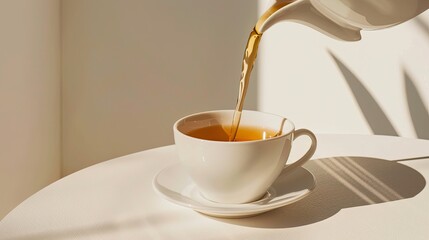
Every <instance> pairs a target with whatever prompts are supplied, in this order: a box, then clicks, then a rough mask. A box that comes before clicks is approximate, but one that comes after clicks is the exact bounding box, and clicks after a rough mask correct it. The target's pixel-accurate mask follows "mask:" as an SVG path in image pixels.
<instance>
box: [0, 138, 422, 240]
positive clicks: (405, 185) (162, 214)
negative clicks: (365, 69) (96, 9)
mask: <svg viewBox="0 0 429 240" xmlns="http://www.w3.org/2000/svg"><path fill="white" fill-rule="evenodd" d="M318 140H319V146H318V150H317V152H316V154H315V156H314V158H313V160H312V161H310V162H309V163H307V164H306V165H305V168H307V169H308V170H309V171H310V172H312V173H313V175H314V176H315V178H316V180H317V186H316V189H315V190H314V192H313V193H312V194H310V195H309V196H308V197H306V198H304V199H303V200H301V201H299V202H296V203H293V204H291V205H288V206H285V207H282V208H280V209H277V210H274V211H271V212H268V213H265V214H262V215H258V216H255V217H251V218H245V219H217V218H213V217H207V216H205V215H202V214H199V213H197V212H194V211H192V210H190V209H187V208H184V207H180V206H177V205H175V204H173V203H170V202H168V201H166V200H164V199H161V198H160V197H159V196H158V195H156V194H155V192H154V190H153V189H152V179H153V177H154V176H155V174H156V173H157V172H158V171H160V170H161V169H163V168H164V167H166V166H169V165H171V164H174V163H177V161H178V160H177V158H176V155H175V148H174V146H166V147H161V148H156V149H151V150H147V151H143V152H139V153H135V154H131V155H128V156H124V157H120V158H116V159H113V160H110V161H107V162H103V163H100V164H97V165H94V166H92V167H89V168H86V169H83V170H81V171H79V172H76V173H74V174H72V175H70V176H67V177H65V178H63V179H61V180H59V181H57V182H55V183H53V184H51V185H49V186H48V187H46V188H44V189H43V190H41V191H39V192H38V193H36V194H34V195H33V196H31V197H30V198H28V199H27V200H26V201H24V202H23V203H22V204H20V205H19V206H18V207H17V208H15V209H14V210H13V211H12V212H10V213H9V214H8V215H7V216H6V217H5V218H4V219H3V220H2V221H1V222H0V239H2V240H3V239H15V240H18V239H19V240H21V239H32V240H35V239H44V240H47V239H429V188H428V186H427V185H428V184H427V180H425V179H429V141H426V140H416V139H406V138H399V137H387V136H362V135H318ZM297 145H298V144H297ZM301 145H302V146H303V145H304V144H301ZM298 148H299V147H297V148H296V149H297V151H299V150H300V149H298Z"/></svg>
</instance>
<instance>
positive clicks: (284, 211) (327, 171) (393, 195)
mask: <svg viewBox="0 0 429 240" xmlns="http://www.w3.org/2000/svg"><path fill="white" fill-rule="evenodd" d="M428 157H429V156H425V157H421V158H415V159H400V160H397V161H389V160H384V159H376V158H368V157H349V156H341V157H332V158H323V159H316V160H312V161H310V162H308V163H306V164H305V168H306V169H308V170H309V171H310V172H311V173H312V174H313V175H314V177H315V179H316V181H317V187H316V188H315V190H314V191H313V192H312V193H311V194H310V195H309V196H308V197H306V198H304V199H303V200H301V201H298V202H296V203H293V204H291V205H288V206H285V207H282V208H279V209H277V210H274V211H271V212H268V213H265V214H262V215H258V216H255V217H250V218H243V219H218V218H213V219H217V220H218V221H222V222H227V223H231V224H236V225H242V226H248V227H258V228H290V227H297V226H302V225H308V224H312V223H316V222H319V221H323V220H325V219H327V218H329V217H331V216H333V215H335V214H336V213H338V212H339V211H340V210H341V209H344V208H351V207H360V206H366V205H371V204H381V203H385V202H391V201H398V200H402V199H407V198H412V197H414V196H416V195H417V194H418V193H419V192H421V191H422V190H423V189H424V188H425V186H426V181H425V179H424V177H423V176H422V175H421V174H420V173H419V172H418V171H416V170H414V169H413V168H410V167H408V166H406V165H403V164H401V163H400V162H401V161H405V160H414V161H419V160H420V159H427V158H428Z"/></svg>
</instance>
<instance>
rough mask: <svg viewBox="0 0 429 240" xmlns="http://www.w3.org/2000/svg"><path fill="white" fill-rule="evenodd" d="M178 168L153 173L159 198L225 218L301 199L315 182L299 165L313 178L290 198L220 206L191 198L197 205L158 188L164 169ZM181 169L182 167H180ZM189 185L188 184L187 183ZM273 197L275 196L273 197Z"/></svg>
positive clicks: (170, 166) (254, 212) (252, 212)
mask: <svg viewBox="0 0 429 240" xmlns="http://www.w3.org/2000/svg"><path fill="white" fill-rule="evenodd" d="M174 168H176V169H180V168H181V167H180V164H178V163H176V164H171V165H168V166H166V167H164V168H162V169H161V170H160V171H158V173H156V174H155V176H154V177H153V179H152V187H153V189H154V191H155V192H156V193H157V195H159V196H160V197H161V198H163V199H165V200H167V201H169V202H172V203H174V204H177V205H179V206H182V207H186V208H190V209H192V210H194V211H197V212H199V213H202V214H205V215H209V216H213V217H226V218H236V217H246V216H247V217H248V216H254V215H258V214H261V213H264V212H267V211H270V210H274V209H277V208H280V207H284V206H286V205H289V204H292V203H295V202H297V201H300V200H302V199H303V198H305V197H307V196H308V195H310V194H311V193H312V192H313V191H314V189H315V188H316V185H317V182H316V179H315V177H314V175H313V173H311V172H310V171H309V170H307V169H306V168H304V167H302V166H300V167H298V168H301V169H303V170H304V171H306V172H307V173H309V174H310V176H311V178H312V180H313V184H312V186H311V187H310V188H305V189H302V190H301V191H296V192H291V194H293V193H296V194H297V195H296V196H293V197H292V198H285V199H283V200H281V201H278V202H275V203H272V204H270V203H268V204H253V203H252V202H251V203H243V204H225V203H219V205H222V206H209V205H205V204H204V202H201V201H198V200H195V199H191V200H193V201H195V202H196V203H198V205H195V204H192V203H189V202H186V201H180V200H177V199H175V198H173V197H170V196H168V195H167V194H165V193H163V192H162V190H160V189H159V187H158V185H159V186H161V184H160V183H159V182H158V181H157V180H158V177H159V176H160V175H161V174H162V173H163V172H165V171H167V170H168V169H174ZM182 171H183V169H182ZM189 184H192V185H194V186H193V187H195V184H193V183H189ZM188 186H189V185H188ZM175 193H177V194H179V195H181V196H184V195H182V194H181V193H180V192H175ZM184 197H186V198H189V197H188V196H184ZM274 198H275V197H274ZM213 204H215V205H216V204H217V203H215V202H213Z"/></svg>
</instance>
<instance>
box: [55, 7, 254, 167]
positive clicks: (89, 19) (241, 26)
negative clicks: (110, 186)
mask: <svg viewBox="0 0 429 240" xmlns="http://www.w3.org/2000/svg"><path fill="white" fill-rule="evenodd" d="M62 3H63V4H62V21H63V22H62V39H63V40H62V44H63V54H62V57H63V64H62V79H63V87H62V89H63V108H62V109H63V111H62V113H63V115H62V116H63V121H62V124H63V149H62V160H63V174H64V175H66V174H69V173H71V172H74V171H76V170H78V169H81V168H83V167H85V166H89V165H92V164H94V163H97V162H100V161H103V160H107V159H111V158H114V157H117V156H121V155H124V154H128V153H132V152H137V151H141V150H144V149H148V148H153V147H158V146H163V145H167V144H172V143H173V135H172V125H173V123H174V121H175V120H176V119H178V118H179V117H182V116H184V115H186V114H189V113H193V112H197V111H205V110H213V109H224V108H228V109H230V108H233V107H234V105H235V102H236V97H237V91H238V79H239V76H240V68H241V58H242V56H243V51H244V45H245V43H246V41H247V36H248V34H249V32H250V30H251V28H252V26H253V24H254V22H255V21H256V13H257V9H256V2H253V3H249V1H247V0H239V1H237V0H236V1H230V0H220V1H200V0H180V1H175V0H172V1H156V0H138V1H137V0H124V1H117V0H105V1H98V0H64V1H62ZM255 85H256V84H254V85H253V87H252V88H251V89H250V90H249V91H250V93H249V99H248V102H247V103H246V107H247V108H255V106H256V96H255V93H256V89H255Z"/></svg>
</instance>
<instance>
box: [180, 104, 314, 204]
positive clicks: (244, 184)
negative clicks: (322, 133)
mask: <svg viewBox="0 0 429 240" xmlns="http://www.w3.org/2000/svg"><path fill="white" fill-rule="evenodd" d="M233 114H234V111H233V110H219V111H209V112H202V113H197V114H192V115H189V116H186V117H184V118H182V119H180V120H178V121H177V122H176V123H175V124H174V127H173V130H174V140H175V144H176V148H177V151H178V155H179V159H180V162H181V163H182V165H183V166H184V168H185V170H186V172H187V173H188V175H189V176H190V178H191V179H192V181H193V182H194V183H195V185H196V187H197V189H198V191H199V192H200V193H201V194H202V196H204V197H205V198H206V199H208V200H210V201H213V202H218V203H234V204H241V203H249V202H253V201H256V200H258V199H260V198H262V197H263V196H264V195H265V194H266V192H267V190H268V189H269V187H270V186H271V185H272V184H273V183H274V181H275V180H276V179H277V178H278V176H279V175H280V174H281V173H282V171H290V170H293V169H294V168H296V167H299V166H301V165H303V164H304V163H305V162H307V161H308V160H310V158H311V156H312V155H313V154H314V152H315V150H316V145H317V139H316V136H315V135H314V134H313V133H312V132H311V131H309V130H307V129H298V130H295V127H294V124H293V123H292V121H290V120H289V119H286V118H283V117H281V116H278V115H274V114H269V113H263V112H258V111H243V113H242V116H241V120H240V127H239V129H238V132H237V135H236V138H235V140H234V141H229V133H230V128H231V119H232V117H233ZM300 136H308V137H309V138H310V139H311V145H310V147H309V149H308V150H307V152H306V153H305V154H304V155H303V156H302V157H301V158H300V159H298V160H297V161H295V162H293V163H291V164H288V165H286V163H287V161H288V158H289V154H290V152H291V149H292V143H293V141H294V140H295V139H296V138H298V137H300ZM284 174H287V172H286V173H284Z"/></svg>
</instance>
